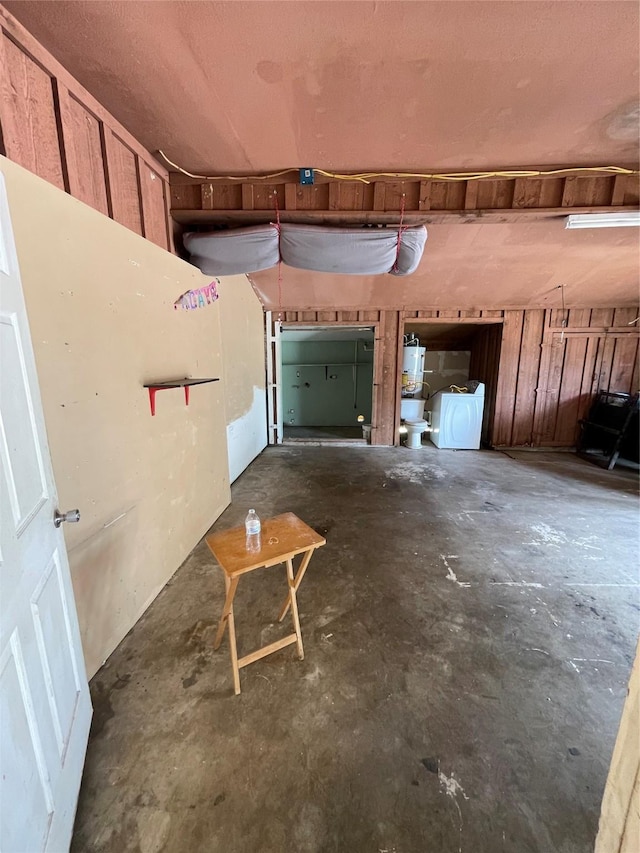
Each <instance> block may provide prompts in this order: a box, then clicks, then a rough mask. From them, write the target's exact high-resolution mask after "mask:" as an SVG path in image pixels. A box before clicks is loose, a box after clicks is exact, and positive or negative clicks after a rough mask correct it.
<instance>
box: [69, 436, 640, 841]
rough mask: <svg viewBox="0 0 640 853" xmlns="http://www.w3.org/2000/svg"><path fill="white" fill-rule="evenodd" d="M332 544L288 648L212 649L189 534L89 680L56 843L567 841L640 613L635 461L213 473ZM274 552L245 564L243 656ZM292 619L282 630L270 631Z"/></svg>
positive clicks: (290, 451)
mask: <svg viewBox="0 0 640 853" xmlns="http://www.w3.org/2000/svg"><path fill="white" fill-rule="evenodd" d="M232 491H233V504H232V506H231V507H230V508H229V509H228V510H227V511H226V512H225V513H224V515H223V516H222V517H221V518H220V519H219V520H218V522H217V523H216V525H215V529H217V530H221V529H224V528H227V527H231V526H234V525H236V524H238V523H241V522H242V520H243V518H244V515H245V514H246V511H247V508H248V507H249V506H254V507H256V508H257V509H258V511H259V513H260V514H261V515H263V516H264V517H267V516H269V515H274V514H276V513H280V512H283V511H286V510H292V511H294V512H295V513H297V514H298V515H300V516H301V517H302V518H303V519H305V520H306V521H307V522H308V523H309V524H311V525H312V526H314V527H316V528H317V529H318V530H319V531H321V532H322V533H323V534H326V537H327V546H326V547H325V548H322V549H320V550H319V551H318V552H316V555H315V556H314V558H313V559H312V561H311V564H310V567H309V571H308V573H307V575H306V577H305V580H304V582H303V584H302V586H301V589H300V592H299V603H300V612H301V622H302V633H303V638H304V643H305V653H306V654H305V659H304V661H303V662H300V661H298V660H297V658H296V655H295V651H294V648H295V647H293V646H291V647H289V648H287V649H284V650H282V651H280V652H278V653H277V654H275V655H272V656H271V657H268V658H265V659H263V660H262V661H260V662H258V663H255V664H252V665H251V666H249V667H248V668H247V669H244V670H243V671H242V673H241V680H242V690H243V692H242V694H241V695H240V696H238V697H234V696H233V690H232V678H231V668H230V664H229V652H228V643H227V641H226V639H225V641H224V642H223V645H222V647H221V649H220V650H219V651H218V652H217V653H214V652H213V651H212V641H213V635H214V631H215V624H216V620H217V617H218V614H219V609H220V607H221V605H222V600H223V582H222V574H221V572H220V570H219V568H218V567H217V566H216V565H215V564H214V562H213V560H212V558H211V557H210V555H209V553H208V550H207V548H206V546H205V545H204V544H203V543H201V544H200V545H199V546H198V547H197V548H196V549H195V551H194V552H193V554H192V556H191V557H190V558H189V559H188V560H187V562H186V563H185V564H184V566H183V567H182V568H181V569H180V570H179V571H178V572H177V574H176V575H175V577H174V579H173V580H172V581H171V583H170V584H169V585H168V586H167V587H166V589H165V590H164V591H163V592H162V593H161V595H160V596H159V597H158V599H157V600H156V601H155V603H154V604H153V605H152V606H151V608H150V609H149V610H148V611H147V613H146V615H145V616H144V617H143V619H142V620H141V621H140V622H139V623H138V624H137V625H136V626H135V628H134V629H133V630H132V631H131V632H130V634H129V635H128V636H127V637H126V638H125V640H124V641H123V642H122V644H121V645H120V646H119V648H118V649H117V650H116V652H115V653H114V654H113V655H112V656H111V658H110V659H109V660H108V662H107V663H106V665H105V666H104V667H103V668H102V669H101V671H100V672H99V673H98V674H97V675H96V677H95V679H94V680H93V683H92V694H93V701H94V704H95V716H94V726H93V731H92V735H91V740H90V743H89V751H88V757H87V764H86V770H85V775H84V780H83V785H82V791H81V797H80V803H79V810H78V816H77V821H76V829H75V836H74V842H73V847H72V850H73V851H75V853H79V851H92V853H107V851H109V853H129V851H131V853H133V851H136V853H160V851H163V853H185V851H189V853H191V851H207V853H217V851H221V853H222V851H224V853H254V851H255V853H346V851H348V853H360V851H362V853H385V851H386V853H431V851H433V853H460V851H464V853H500V851H509V853H529V851H531V853H533V851H535V853H587V851H591V850H592V847H593V840H594V838H595V834H596V829H597V821H598V815H599V809H600V801H601V797H602V792H603V788H604V783H605V779H606V774H607V769H608V766H609V761H610V756H611V752H612V748H613V743H614V739H615V735H616V731H617V727H618V721H619V717H620V712H621V709H622V704H623V701H624V697H625V693H626V684H627V680H628V676H629V672H630V668H631V663H632V657H633V652H634V645H635V641H636V637H637V632H638V621H639V612H640V604H639V589H638V586H639V580H638V573H637V568H636V567H637V534H638V527H637V522H638V515H637V498H636V475H635V474H634V473H633V472H630V471H624V470H618V469H616V470H614V471H613V472H610V473H607V472H605V471H602V470H600V469H599V468H597V467H596V466H594V465H592V464H590V463H588V462H585V461H583V460H580V459H577V458H576V457H575V456H572V455H568V454H560V453H555V454H552V453H548V454H543V453H513V454H511V455H506V454H503V453H492V452H471V451H466V452H455V451H439V450H437V449H436V448H433V447H425V448H424V449H423V450H421V451H410V450H407V449H405V448H397V449H391V448H389V449H387V448H383V449H379V448H373V447H362V448H360V447H356V448H334V447H330V448H329V447H281V448H272V449H269V450H267V451H266V452H265V453H263V454H262V456H261V457H260V458H259V459H258V460H256V461H255V462H254V463H253V464H252V465H251V466H250V468H249V469H248V470H247V471H246V472H245V473H244V474H243V475H242V477H241V478H240V479H239V480H238V481H237V482H236V484H235V485H234V486H233V490H232ZM284 594H285V574H284V568H282V567H273V568H271V569H269V570H264V571H262V572H256V573H255V574H253V575H251V576H247V577H245V578H242V579H241V581H240V585H239V592H238V597H237V599H236V602H237V606H236V627H237V632H238V638H239V646H240V648H239V652H240V654H243V653H246V652H248V651H250V650H251V649H252V648H254V647H256V646H258V645H260V644H262V643H266V642H268V641H270V640H271V639H273V638H276V637H277V636H279V633H280V632H283V628H282V626H278V625H277V624H276V625H273V622H272V620H273V619H274V617H275V615H276V613H277V611H278V608H279V606H280V604H281V601H282V598H283V595H284ZM289 630H290V629H289V627H288V626H287V628H286V632H288V631H289Z"/></svg>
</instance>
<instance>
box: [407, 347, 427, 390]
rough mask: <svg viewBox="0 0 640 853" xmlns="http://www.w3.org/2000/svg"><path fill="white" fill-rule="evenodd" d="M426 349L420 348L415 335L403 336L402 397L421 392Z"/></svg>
mask: <svg viewBox="0 0 640 853" xmlns="http://www.w3.org/2000/svg"><path fill="white" fill-rule="evenodd" d="M426 351H427V348H426V347H421V346H420V341H419V340H418V338H416V336H415V335H413V334H411V335H405V336H404V346H403V348H402V396H403V397H409V396H411V397H412V396H414V395H415V394H418V395H419V394H420V392H421V391H422V377H423V375H424V354H425V352H426Z"/></svg>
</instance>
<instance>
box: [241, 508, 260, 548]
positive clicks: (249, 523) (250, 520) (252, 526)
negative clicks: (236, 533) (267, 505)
mask: <svg viewBox="0 0 640 853" xmlns="http://www.w3.org/2000/svg"><path fill="white" fill-rule="evenodd" d="M244 529H245V533H246V547H247V551H250V552H251V553H255V552H256V551H259V550H260V547H261V543H260V519H259V518H258V514H257V513H256V511H255V509H250V510H249V512H248V513H247V517H246V518H245V520H244Z"/></svg>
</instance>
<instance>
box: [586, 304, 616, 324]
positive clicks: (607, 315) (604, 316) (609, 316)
mask: <svg viewBox="0 0 640 853" xmlns="http://www.w3.org/2000/svg"><path fill="white" fill-rule="evenodd" d="M612 323H613V308H594V309H593V311H592V312H591V322H590V323H589V325H590V326H594V327H601V326H602V327H605V328H606V327H607V326H610V325H611V324H612Z"/></svg>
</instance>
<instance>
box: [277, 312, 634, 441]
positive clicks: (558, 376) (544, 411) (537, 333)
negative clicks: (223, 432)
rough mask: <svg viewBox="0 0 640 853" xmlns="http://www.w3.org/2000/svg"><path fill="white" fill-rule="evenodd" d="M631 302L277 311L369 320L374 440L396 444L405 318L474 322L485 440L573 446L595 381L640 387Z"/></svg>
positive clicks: (323, 319) (474, 368)
mask: <svg viewBox="0 0 640 853" xmlns="http://www.w3.org/2000/svg"><path fill="white" fill-rule="evenodd" d="M639 314H640V309H638V308H604V309H603V308H593V309H589V308H587V309H569V310H567V311H560V310H557V309H531V310H521V311H508V310H492V311H455V310H453V311H435V310H420V311H376V310H373V311H309V310H307V311H284V312H283V313H282V315H281V318H282V321H283V322H284V323H291V324H295V323H304V324H305V325H309V324H314V323H317V324H318V325H332V324H334V323H337V324H342V325H345V324H355V323H362V322H367V323H370V324H371V325H373V326H374V327H375V328H376V343H377V349H376V354H375V364H374V406H373V418H372V420H373V424H372V426H373V429H372V441H373V443H375V444H394V443H395V444H397V443H398V440H399V434H398V426H399V388H400V371H401V366H402V362H401V356H402V334H403V331H404V324H405V322H411V321H415V320H418V319H419V320H421V322H425V323H433V324H434V325H436V324H446V325H449V324H452V323H473V324H475V326H476V328H477V331H476V332H475V334H474V337H473V340H472V343H471V364H470V371H471V375H472V377H473V378H474V379H480V380H482V381H483V382H484V383H485V385H486V396H485V400H486V403H485V415H484V424H483V441H484V442H485V443H487V444H489V445H491V446H494V447H573V446H574V445H575V443H576V439H577V436H578V421H579V419H580V418H583V417H585V415H586V414H587V412H588V410H589V407H590V405H591V402H592V400H593V398H594V395H595V394H596V392H597V391H598V390H603V391H623V392H626V393H635V392H636V391H638V387H639V380H640V377H639V373H638V345H639V340H640V331H639V330H638V325H639V324H638V323H634V322H633V321H634V320H636V319H637V318H638V315H639Z"/></svg>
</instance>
